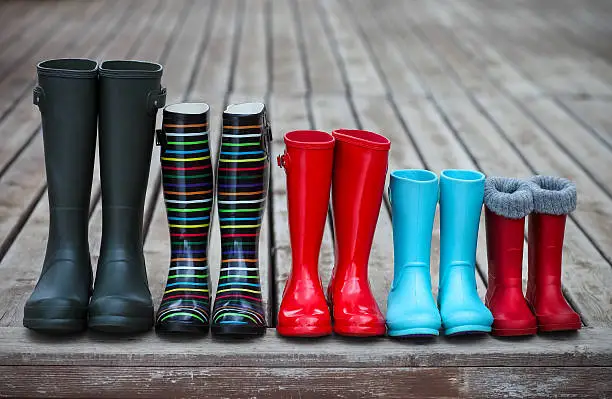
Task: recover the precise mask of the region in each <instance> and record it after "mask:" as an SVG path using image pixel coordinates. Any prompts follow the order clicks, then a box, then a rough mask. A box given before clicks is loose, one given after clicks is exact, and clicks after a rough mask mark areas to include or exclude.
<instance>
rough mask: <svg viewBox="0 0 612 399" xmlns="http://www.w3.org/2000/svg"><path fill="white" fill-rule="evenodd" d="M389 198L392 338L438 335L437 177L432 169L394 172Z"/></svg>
mask: <svg viewBox="0 0 612 399" xmlns="http://www.w3.org/2000/svg"><path fill="white" fill-rule="evenodd" d="M389 198H390V199H391V208H392V215H393V217H392V222H393V259H394V269H393V284H392V285H391V291H390V292H389V298H388V300H387V331H388V334H389V335H390V336H410V335H418V336H422V335H438V334H439V333H438V330H439V329H440V327H441V319H440V312H439V311H438V307H437V306H436V302H435V300H434V297H433V295H432V289H431V275H430V267H429V266H430V265H429V259H430V256H431V231H432V229H433V223H434V215H435V213H436V206H437V204H438V176H436V174H435V173H433V172H430V171H428V170H419V169H413V170H396V171H393V172H392V173H391V183H390V187H389Z"/></svg>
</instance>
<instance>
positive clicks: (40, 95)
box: [32, 85, 45, 111]
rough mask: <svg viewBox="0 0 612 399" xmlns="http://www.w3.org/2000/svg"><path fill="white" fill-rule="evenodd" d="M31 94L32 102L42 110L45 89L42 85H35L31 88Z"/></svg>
mask: <svg viewBox="0 0 612 399" xmlns="http://www.w3.org/2000/svg"><path fill="white" fill-rule="evenodd" d="M32 95H33V96H32V97H33V98H32V102H33V103H34V105H37V106H38V108H39V109H40V110H41V111H42V110H43V108H44V105H45V91H44V90H43V88H42V87H40V86H38V85H36V86H35V87H34V90H32Z"/></svg>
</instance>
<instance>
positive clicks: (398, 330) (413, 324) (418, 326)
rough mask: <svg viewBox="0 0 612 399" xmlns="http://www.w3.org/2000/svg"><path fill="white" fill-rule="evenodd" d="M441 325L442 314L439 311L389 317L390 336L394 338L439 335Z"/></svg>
mask: <svg viewBox="0 0 612 399" xmlns="http://www.w3.org/2000/svg"><path fill="white" fill-rule="evenodd" d="M441 324H442V322H441V320H440V314H439V313H438V312H437V311H435V312H434V311H432V312H419V313H416V312H415V313H408V312H407V313H404V314H402V315H400V316H395V317H389V316H388V317H387V328H388V334H389V336H392V337H402V336H409V335H438V334H439V330H440V327H441Z"/></svg>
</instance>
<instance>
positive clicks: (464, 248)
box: [440, 169, 485, 283]
mask: <svg viewBox="0 0 612 399" xmlns="http://www.w3.org/2000/svg"><path fill="white" fill-rule="evenodd" d="M484 182H485V177H484V175H483V174H482V173H480V172H477V171H471V170H457V169H451V170H444V171H442V173H441V175H440V282H441V283H443V281H444V278H445V274H446V272H447V269H448V268H449V267H451V266H453V265H462V266H464V267H469V268H471V269H472V270H474V268H475V265H476V244H477V240H478V227H479V221H480V213H481V211H482V203H483V197H484ZM472 274H473V273H472Z"/></svg>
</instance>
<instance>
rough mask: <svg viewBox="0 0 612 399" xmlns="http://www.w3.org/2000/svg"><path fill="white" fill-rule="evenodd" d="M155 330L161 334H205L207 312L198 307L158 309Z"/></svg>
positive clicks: (207, 326)
mask: <svg viewBox="0 0 612 399" xmlns="http://www.w3.org/2000/svg"><path fill="white" fill-rule="evenodd" d="M156 320H157V321H156V324H155V329H156V330H157V331H162V332H185V333H207V332H208V328H209V324H208V312H207V311H206V309H203V308H201V307H198V306H191V307H188V306H181V307H165V308H160V310H159V311H158V313H157V318H156Z"/></svg>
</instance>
